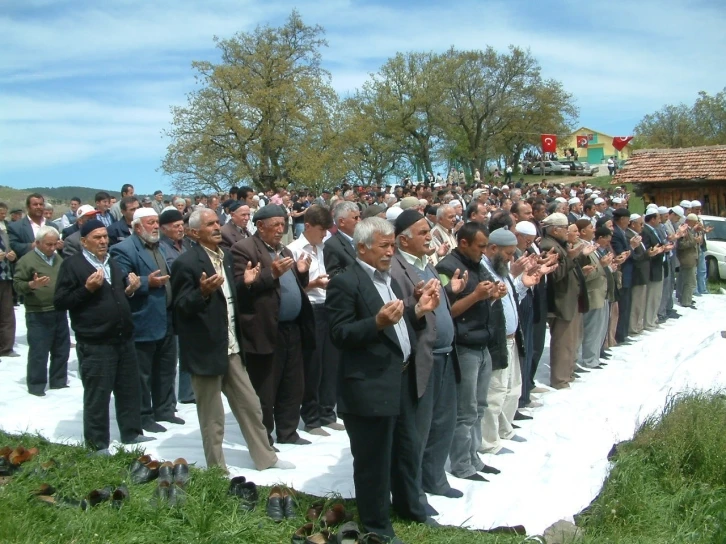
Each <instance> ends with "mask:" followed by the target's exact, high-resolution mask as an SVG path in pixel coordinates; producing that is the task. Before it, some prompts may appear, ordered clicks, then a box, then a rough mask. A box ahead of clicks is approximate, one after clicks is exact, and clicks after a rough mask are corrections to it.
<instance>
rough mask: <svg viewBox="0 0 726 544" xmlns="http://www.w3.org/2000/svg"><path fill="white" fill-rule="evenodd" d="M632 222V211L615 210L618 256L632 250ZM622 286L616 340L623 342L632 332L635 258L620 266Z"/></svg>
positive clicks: (615, 249)
mask: <svg viewBox="0 0 726 544" xmlns="http://www.w3.org/2000/svg"><path fill="white" fill-rule="evenodd" d="M629 223H630V211H629V210H628V209H626V208H619V209H617V210H615V211H614V212H613V238H612V241H611V242H610V245H611V246H612V248H613V252H614V253H615V255H616V256H618V255H621V254H623V253H626V252H629V251H631V250H632V246H631V243H630V242H631V240H632V238H631V239H628V237H627V236H626V235H625V230H626V229H627V228H628V224H629ZM620 274H621V279H622V287H621V288H620V297H619V298H618V325H617V328H616V331H615V341H616V342H618V344H622V343H624V342H627V341H628V335H629V334H630V331H629V329H630V306H631V304H632V300H633V293H632V289H633V260H632V259H630V258H626V260H625V261H624V262H623V264H622V265H621V266H620Z"/></svg>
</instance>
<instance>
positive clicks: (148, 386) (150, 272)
mask: <svg viewBox="0 0 726 544" xmlns="http://www.w3.org/2000/svg"><path fill="white" fill-rule="evenodd" d="M133 229H134V232H133V234H132V235H131V236H130V237H129V238H126V239H125V240H124V241H123V242H119V243H118V244H116V245H115V246H113V247H111V250H110V253H111V256H112V257H113V258H114V259H115V260H116V262H118V264H119V267H120V268H121V270H123V271H124V273H125V274H128V273H130V272H133V273H134V274H136V275H137V276H139V278H141V287H140V288H139V290H138V291H137V292H136V295H135V296H134V297H133V298H132V299H130V300H129V304H130V306H131V312H132V314H133V318H134V329H135V334H134V345H135V348H136V358H137V359H138V362H139V379H140V383H141V425H142V427H143V428H144V430H145V431H149V432H155V433H158V432H164V431H166V428H165V427H164V426H162V425H160V424H159V422H160V421H168V422H169V423H176V424H178V425H183V424H184V420H183V419H181V418H180V417H177V416H176V415H175V412H176V395H175V393H174V384H175V382H176V342H175V341H174V327H173V325H172V319H171V303H172V296H171V285H170V284H169V269H168V265H167V261H166V255H165V254H164V251H163V249H162V248H161V247H160V245H159V216H158V215H156V212H155V211H154V210H153V208H139V209H138V210H136V212H134V218H133Z"/></svg>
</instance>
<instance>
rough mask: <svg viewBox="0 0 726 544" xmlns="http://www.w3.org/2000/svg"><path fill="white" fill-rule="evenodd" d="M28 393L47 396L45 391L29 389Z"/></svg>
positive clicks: (35, 395)
mask: <svg viewBox="0 0 726 544" xmlns="http://www.w3.org/2000/svg"><path fill="white" fill-rule="evenodd" d="M28 393H30V394H31V395H33V396H34V397H44V396H45V391H28Z"/></svg>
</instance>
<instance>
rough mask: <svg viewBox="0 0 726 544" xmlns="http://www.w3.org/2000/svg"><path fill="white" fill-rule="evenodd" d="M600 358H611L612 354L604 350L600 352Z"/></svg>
mask: <svg viewBox="0 0 726 544" xmlns="http://www.w3.org/2000/svg"><path fill="white" fill-rule="evenodd" d="M600 359H610V355H608V354H607V353H605V352H604V351H601V352H600Z"/></svg>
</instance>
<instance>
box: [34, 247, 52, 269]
mask: <svg viewBox="0 0 726 544" xmlns="http://www.w3.org/2000/svg"><path fill="white" fill-rule="evenodd" d="M33 249H34V251H35V252H36V253H37V254H38V255H40V258H41V259H43V260H44V261H45V264H47V265H48V266H53V261H54V260H55V253H54V254H53V255H51V257H50V259H49V258H48V257H46V256H45V253H43V252H42V251H40V250H39V249H38V248H37V247H36V248H33Z"/></svg>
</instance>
